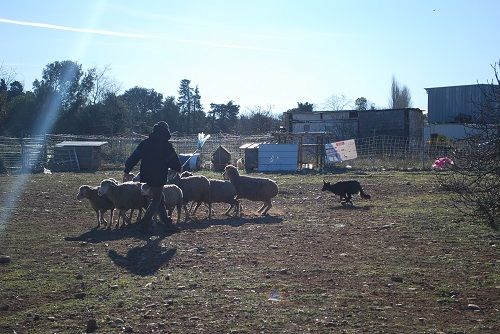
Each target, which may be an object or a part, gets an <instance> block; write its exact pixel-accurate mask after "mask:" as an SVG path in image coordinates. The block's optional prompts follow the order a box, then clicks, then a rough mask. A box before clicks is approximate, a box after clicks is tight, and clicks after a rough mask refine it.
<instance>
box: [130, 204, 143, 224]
mask: <svg viewBox="0 0 500 334" xmlns="http://www.w3.org/2000/svg"><path fill="white" fill-rule="evenodd" d="M130 218H131V219H132V217H130ZM141 218H142V208H140V209H139V213H138V214H137V219H136V220H135V222H136V223H138V222H139V220H141Z"/></svg>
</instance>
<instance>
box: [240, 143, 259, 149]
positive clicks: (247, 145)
mask: <svg viewBox="0 0 500 334" xmlns="http://www.w3.org/2000/svg"><path fill="white" fill-rule="evenodd" d="M260 144H262V143H247V144H243V145H241V146H240V148H241V149H246V148H259V145H260Z"/></svg>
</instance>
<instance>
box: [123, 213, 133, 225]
mask: <svg viewBox="0 0 500 334" xmlns="http://www.w3.org/2000/svg"><path fill="white" fill-rule="evenodd" d="M133 215H134V209H131V210H130V216H129V217H127V216H125V217H126V218H127V220H126V222H125V224H126V225H130V224H131V223H132V216H133ZM125 224H122V226H124V225H125Z"/></svg>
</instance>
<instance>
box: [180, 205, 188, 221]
mask: <svg viewBox="0 0 500 334" xmlns="http://www.w3.org/2000/svg"><path fill="white" fill-rule="evenodd" d="M182 206H183V207H184V221H186V222H187V221H188V219H189V211H188V209H187V205H186V204H183V205H182Z"/></svg>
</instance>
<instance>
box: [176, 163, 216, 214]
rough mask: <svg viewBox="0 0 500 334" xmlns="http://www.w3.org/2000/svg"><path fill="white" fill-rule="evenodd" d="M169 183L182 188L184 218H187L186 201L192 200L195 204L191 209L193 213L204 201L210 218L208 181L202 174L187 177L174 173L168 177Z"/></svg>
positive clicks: (210, 204) (210, 205)
mask: <svg viewBox="0 0 500 334" xmlns="http://www.w3.org/2000/svg"><path fill="white" fill-rule="evenodd" d="M169 180H170V181H169V182H170V183H171V184H175V185H176V186H178V187H179V188H181V190H182V195H183V206H184V212H185V215H186V217H185V219H186V220H188V219H189V212H188V210H187V203H189V202H194V203H196V206H195V208H194V211H193V213H192V214H193V215H195V214H196V210H198V207H199V206H200V205H201V203H206V204H207V205H208V219H211V218H212V203H211V201H210V182H209V181H208V179H207V178H206V177H205V176H203V175H194V176H188V177H182V178H181V177H180V175H179V174H177V173H175V175H174V176H173V177H170V178H169Z"/></svg>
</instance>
